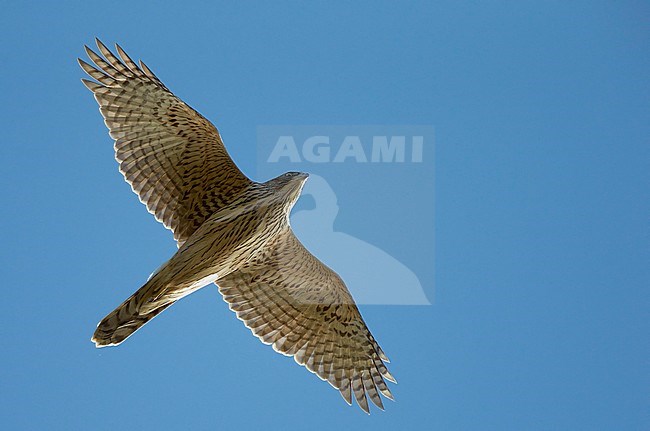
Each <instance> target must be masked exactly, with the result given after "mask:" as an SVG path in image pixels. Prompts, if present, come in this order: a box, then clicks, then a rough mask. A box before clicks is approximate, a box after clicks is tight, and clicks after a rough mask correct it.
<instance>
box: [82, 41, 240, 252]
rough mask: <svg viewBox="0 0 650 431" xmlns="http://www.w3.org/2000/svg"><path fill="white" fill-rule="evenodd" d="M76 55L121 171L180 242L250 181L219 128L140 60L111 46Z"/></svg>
mask: <svg viewBox="0 0 650 431" xmlns="http://www.w3.org/2000/svg"><path fill="white" fill-rule="evenodd" d="M97 48H98V49H99V52H100V53H101V54H102V55H103V57H102V55H99V54H98V53H96V52H94V51H93V50H92V49H90V48H88V47H85V49H86V53H87V54H88V57H89V58H90V60H91V61H92V62H93V63H94V65H92V64H90V63H87V62H85V61H83V60H81V59H79V64H80V66H81V68H82V69H83V70H84V71H85V72H86V73H87V74H88V75H89V76H90V77H91V78H93V79H95V80H96V81H97V82H95V81H90V80H87V79H83V80H82V81H83V83H84V85H85V86H86V87H88V89H89V90H90V91H92V92H93V94H94V96H95V99H96V100H97V103H98V104H99V107H100V112H101V114H102V116H103V117H104V122H105V123H106V126H107V127H108V129H109V134H110V135H111V137H112V138H113V139H114V140H115V145H114V148H115V158H116V159H117V161H118V163H119V164H120V172H121V173H122V175H123V176H124V179H125V180H126V181H127V182H128V183H129V184H130V185H131V188H132V189H133V191H134V192H135V193H136V194H137V195H138V197H139V198H140V200H141V201H142V203H144V204H145V205H146V206H147V209H148V210H149V212H151V213H152V214H153V215H154V216H155V217H156V219H157V220H158V221H160V222H162V223H163V224H164V225H165V227H167V228H169V229H171V230H172V232H173V233H174V238H175V239H176V240H177V241H178V245H179V246H180V245H182V243H183V242H184V241H185V240H187V238H189V236H190V235H191V234H192V233H193V232H194V231H195V230H196V229H197V228H198V227H199V226H201V224H203V222H204V221H205V220H206V219H207V218H208V217H209V216H210V215H212V214H213V213H214V212H216V211H217V210H218V209H220V208H223V207H224V206H226V205H228V204H229V203H230V202H232V201H233V200H234V199H235V198H236V197H237V195H238V194H239V193H241V192H242V191H243V190H245V189H246V188H248V187H249V186H250V185H251V184H252V182H251V181H250V180H249V179H248V178H247V177H246V176H245V175H244V174H243V173H241V171H240V170H239V169H238V168H237V166H236V165H235V164H234V162H233V161H232V160H231V159H230V156H229V155H228V153H227V151H226V149H225V147H224V145H223V142H222V140H221V136H220V135H219V132H218V131H217V129H216V128H215V127H214V125H212V123H210V122H209V121H208V120H206V119H205V118H204V117H203V116H202V115H201V114H199V113H198V112H196V111H195V110H194V109H192V108H191V107H190V106H188V105H187V104H185V103H184V102H183V101H182V100H180V99H179V98H178V97H176V96H175V95H174V94H173V93H171V92H170V91H169V90H168V89H167V87H165V85H164V84H163V83H162V82H161V81H160V79H158V77H156V75H154V73H153V72H152V71H151V69H149V68H148V67H147V66H146V65H145V64H144V63H142V62H140V65H138V64H137V63H136V62H135V61H133V60H132V59H131V57H129V56H128V54H127V53H126V52H125V51H124V50H123V49H122V47H120V46H119V45H116V49H117V53H118V55H119V56H118V55H115V54H113V52H111V50H110V49H108V48H107V47H106V45H104V44H103V43H102V42H101V41H99V40H97Z"/></svg>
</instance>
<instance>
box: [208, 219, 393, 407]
mask: <svg viewBox="0 0 650 431" xmlns="http://www.w3.org/2000/svg"><path fill="white" fill-rule="evenodd" d="M216 283H217V285H218V286H219V291H220V292H221V294H222V295H223V298H224V300H225V301H226V302H227V303H228V304H229V307H230V309H231V310H233V311H234V312H235V313H237V317H238V318H239V319H240V320H241V321H243V322H244V324H245V325H246V326H247V327H248V328H249V329H250V330H251V331H252V332H253V334H254V335H255V336H257V337H258V338H259V339H260V340H261V341H262V342H263V343H265V344H271V345H272V346H273V348H274V349H275V350H276V351H277V352H279V353H282V354H284V355H287V356H293V357H294V359H295V361H296V362H297V363H298V364H300V365H304V366H305V367H306V368H307V369H308V370H309V371H311V372H313V373H315V374H317V375H318V376H319V377H320V378H321V379H322V380H327V381H328V382H329V383H330V384H331V385H332V386H333V387H334V388H336V389H338V390H339V391H340V392H341V395H342V396H343V398H344V399H345V400H346V401H347V402H348V404H351V403H352V394H354V396H355V398H356V400H357V403H358V404H359V406H360V407H361V408H362V409H363V410H364V411H366V412H369V409H368V401H367V399H366V394H367V395H368V397H370V399H371V400H372V401H373V402H374V403H375V404H376V405H377V406H378V407H379V408H382V409H383V404H382V401H381V398H380V396H379V392H381V393H382V394H383V395H384V396H386V397H388V398H390V399H392V398H393V397H392V395H391V392H390V390H389V389H388V386H387V385H386V382H385V381H384V379H387V380H390V381H392V382H394V381H395V380H394V378H393V376H392V375H391V374H390V372H389V371H388V369H387V368H386V366H385V364H384V362H388V358H387V357H386V355H385V354H384V352H383V351H382V350H381V348H380V347H379V345H378V344H377V342H376V341H375V339H374V338H373V336H372V334H370V331H369V330H368V328H367V327H366V324H365V322H364V321H363V318H362V317H361V314H360V313H359V309H358V308H357V306H356V305H355V303H354V300H353V299H352V296H351V295H350V293H349V291H348V290H347V288H346V287H345V284H344V283H343V280H341V278H340V277H339V276H338V275H337V274H336V273H335V272H334V271H332V270H331V269H329V268H328V267H327V266H325V265H324V264H323V263H321V262H320V261H319V260H318V259H317V258H316V257H314V256H313V255H312V254H311V253H310V252H309V251H308V250H307V249H305V247H304V246H303V245H302V244H301V243H300V241H298V239H297V238H296V237H295V235H294V234H293V232H292V231H291V228H289V227H288V226H287V227H286V228H285V229H284V230H282V231H281V232H280V233H279V234H278V235H277V236H275V237H274V239H272V240H271V243H270V244H268V245H267V246H265V248H264V249H263V250H262V251H261V254H260V255H258V256H257V257H256V258H254V259H252V260H251V261H249V262H248V263H247V264H245V265H244V267H243V268H241V269H239V270H237V271H235V272H234V273H231V274H230V275H228V276H226V277H224V278H221V279H219V280H217V282H216Z"/></svg>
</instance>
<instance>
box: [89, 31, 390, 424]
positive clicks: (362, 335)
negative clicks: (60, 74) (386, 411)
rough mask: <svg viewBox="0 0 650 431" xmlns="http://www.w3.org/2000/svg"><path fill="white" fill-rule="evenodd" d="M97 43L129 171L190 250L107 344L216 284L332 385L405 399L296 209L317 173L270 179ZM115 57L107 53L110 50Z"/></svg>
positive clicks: (148, 289) (98, 70)
mask: <svg viewBox="0 0 650 431" xmlns="http://www.w3.org/2000/svg"><path fill="white" fill-rule="evenodd" d="M96 42H97V47H98V49H99V52H100V53H101V54H102V55H101V56H100V55H99V54H97V53H96V52H94V51H93V50H91V49H90V48H88V47H87V46H86V47H85V49H86V53H87V54H88V57H89V58H90V60H91V61H92V63H93V64H90V63H87V62H85V61H84V60H82V59H79V64H80V65H81V67H82V69H83V70H84V71H85V72H86V73H87V74H88V75H89V76H90V77H91V78H93V79H94V81H93V80H88V79H82V81H83V83H84V85H85V86H86V87H88V89H89V90H90V91H92V93H93V95H94V97H95V100H96V101H97V103H98V104H99V110H100V112H101V114H102V116H103V117H104V122H105V123H106V126H107V127H108V130H109V134H110V136H111V137H112V138H113V139H114V140H115V145H114V148H115V158H116V159H117V161H118V163H119V167H120V172H121V173H122V175H123V176H124V179H125V180H126V181H127V182H128V183H129V184H130V185H131V188H132V189H133V191H134V192H135V193H136V194H137V195H138V197H139V198H140V201H141V202H142V203H143V204H145V205H146V206H147V209H148V210H149V212H150V213H152V214H153V215H154V216H155V217H156V220H158V221H160V222H162V223H163V224H164V226H165V227H166V228H168V229H170V230H171V231H172V232H173V233H174V239H175V240H176V241H177V245H178V251H176V253H175V254H174V255H173V256H172V257H171V259H169V260H168V261H167V262H165V263H164V264H163V265H162V266H161V267H160V268H159V269H158V270H157V271H156V272H154V273H153V274H152V275H151V277H150V278H149V280H147V282H146V283H145V284H144V285H143V286H142V287H141V288H140V289H139V290H138V291H136V292H135V293H134V294H133V295H131V296H130V297H129V298H128V299H126V300H125V301H124V302H123V303H122V304H121V305H120V306H118V307H117V308H116V309H115V310H114V311H112V312H111V313H109V314H108V315H107V316H106V317H105V318H104V319H103V320H102V321H101V322H100V323H99V324H98V326H97V330H96V331H95V333H94V335H93V337H92V341H94V342H95V345H96V346H97V347H105V346H116V345H118V344H120V343H122V342H123V341H124V340H126V339H127V338H128V337H129V336H131V334H133V333H134V332H135V331H137V330H138V329H140V328H141V327H142V326H143V325H144V324H145V323H147V322H148V321H149V320H151V319H152V318H154V317H155V316H157V315H158V314H160V313H161V312H162V311H163V310H165V309H166V308H167V307H169V306H170V305H172V304H173V303H174V302H176V301H178V300H179V299H181V298H183V297H184V296H187V295H189V294H190V293H192V292H194V291H196V290H198V289H200V288H202V287H204V286H207V285H208V284H211V283H216V284H217V286H218V288H219V292H220V293H221V295H222V296H223V299H224V300H225V301H226V302H227V303H228V305H229V307H230V309H231V310H232V311H234V312H235V313H236V314H237V318H239V319H240V320H241V321H242V322H244V325H246V326H247V327H248V328H249V329H250V330H251V331H252V332H253V334H254V335H255V336H257V337H258V338H259V339H260V340H261V341H262V342H263V343H265V344H270V345H272V347H273V349H274V350H275V351H277V352H279V353H282V354H284V355H287V356H292V357H293V358H294V360H295V361H296V362H297V363H298V364H299V365H304V366H305V367H306V368H307V369H308V370H309V371H311V372H312V373H315V374H316V375H317V376H318V377H320V378H321V379H322V380H326V381H327V382H329V383H330V384H331V385H332V386H333V387H334V388H335V389H337V390H338V391H340V393H341V395H342V396H343V398H344V399H345V401H346V402H347V403H348V404H352V396H353V395H354V397H355V399H356V401H357V404H358V405H359V406H360V407H361V408H362V409H363V410H364V411H365V412H366V413H369V407H368V400H367V398H370V400H371V401H372V402H373V403H374V404H375V405H376V406H377V407H379V408H380V409H382V410H383V403H382V399H381V397H380V396H379V394H380V393H381V394H382V395H383V396H385V397H387V398H389V399H393V396H392V394H391V392H390V390H389V388H388V386H387V385H386V380H388V381H391V382H395V379H394V378H393V376H392V375H391V374H390V372H389V371H388V369H387V368H386V365H385V363H387V362H388V358H387V357H386V355H385V354H384V352H383V351H382V349H381V347H379V344H377V341H376V340H375V339H374V337H373V336H372V334H371V333H370V331H369V330H368V328H367V326H366V324H365V322H364V321H363V318H362V317H361V314H360V313H359V309H358V308H357V306H356V305H355V303H354V300H353V299H352V296H351V295H350V292H349V291H348V289H347V288H346V286H345V283H344V282H343V280H341V278H340V277H339V276H338V275H337V274H336V273H335V272H334V271H332V270H331V269H330V268H328V267H327V266H325V265H324V264H323V263H322V262H320V261H319V260H318V259H317V258H316V257H314V256H313V255H312V254H311V253H310V252H309V251H308V250H307V249H305V247H304V246H303V245H302V244H301V243H300V241H299V240H298V239H297V238H296V236H295V235H294V234H293V232H292V230H291V227H290V226H289V213H290V211H291V208H292V207H293V205H294V204H295V202H296V200H297V199H298V197H299V196H300V192H301V190H302V187H303V185H304V183H305V181H306V180H307V177H308V175H307V174H305V173H300V172H287V173H285V174H283V175H280V176H279V177H277V178H273V179H272V180H269V181H267V182H265V183H258V182H255V181H252V180H250V179H249V178H248V177H246V176H245V175H244V174H243V173H242V172H241V171H240V170H239V169H238V168H237V166H236V165H235V163H234V162H233V161H232V159H231V158H230V156H229V155H228V153H227V151H226V149H225V147H224V144H223V141H222V140H221V136H220V135H219V132H218V131H217V129H216V128H215V127H214V125H212V123H210V122H209V121H208V120H207V119H205V118H204V117H203V116H202V115H201V114H199V113H198V112H197V111H195V110H194V109H192V108H191V107H190V106H188V105H187V104H185V103H184V102H183V101H182V100H180V99H179V98H178V97H176V96H175V95H174V94H173V93H172V92H171V91H169V89H168V88H167V87H166V86H165V85H164V84H163V83H162V82H161V81H160V79H158V77H156V75H154V73H153V72H152V71H151V69H149V68H148V67H147V66H146V65H145V64H144V63H143V62H140V63H139V64H136V63H135V62H134V61H133V60H132V59H131V58H130V57H129V56H128V55H127V54H126V53H125V52H124V50H123V49H122V48H121V47H120V46H119V45H116V50H117V54H118V55H115V54H113V52H111V51H110V50H109V49H108V48H107V47H106V46H105V45H104V44H103V43H102V42H101V41H100V40H99V39H97V40H96ZM102 56H103V57H102Z"/></svg>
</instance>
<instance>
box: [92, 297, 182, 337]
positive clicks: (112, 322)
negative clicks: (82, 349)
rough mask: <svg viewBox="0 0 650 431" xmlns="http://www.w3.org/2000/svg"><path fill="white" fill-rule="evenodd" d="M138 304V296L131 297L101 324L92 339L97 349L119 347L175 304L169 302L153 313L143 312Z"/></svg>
mask: <svg viewBox="0 0 650 431" xmlns="http://www.w3.org/2000/svg"><path fill="white" fill-rule="evenodd" d="M138 302H139V301H138V299H137V297H136V294H133V295H131V297H129V298H128V299H127V300H126V301H124V302H123V303H122V304H121V305H120V306H119V307H117V308H116V309H115V310H113V311H112V312H111V313H110V314H108V315H107V316H106V317H104V319H103V320H102V321H101V322H99V325H97V329H96V330H95V333H94V334H93V337H92V341H93V342H94V343H95V346H96V347H105V346H117V345H118V344H120V343H121V342H123V341H124V340H126V339H127V338H128V337H130V336H131V334H133V333H134V332H135V331H137V330H138V329H140V328H141V327H142V326H143V325H144V324H145V323H147V322H148V321H150V320H151V319H153V318H154V317H156V316H157V315H158V314H160V313H161V312H162V311H163V310H164V309H165V308H167V307H169V306H170V305H171V304H173V302H169V303H166V304H163V305H161V306H160V307H158V308H155V309H153V310H151V311H147V312H142V310H141V307H140V304H139V303H138Z"/></svg>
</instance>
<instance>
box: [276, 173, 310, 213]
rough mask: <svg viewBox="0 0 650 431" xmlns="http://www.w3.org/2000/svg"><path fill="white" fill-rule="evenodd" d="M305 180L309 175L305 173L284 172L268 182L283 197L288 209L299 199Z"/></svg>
mask: <svg viewBox="0 0 650 431" xmlns="http://www.w3.org/2000/svg"><path fill="white" fill-rule="evenodd" d="M307 178H309V174H307V173H305V172H286V173H284V174H282V175H280V176H279V177H276V178H274V179H272V180H271V181H269V185H271V186H272V187H273V188H274V189H275V190H276V191H277V192H279V193H282V194H283V195H284V196H285V202H286V203H287V204H288V206H289V209H290V208H291V207H293V204H295V203H296V201H297V200H298V198H299V197H300V192H301V191H302V187H303V186H304V185H305V181H307Z"/></svg>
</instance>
